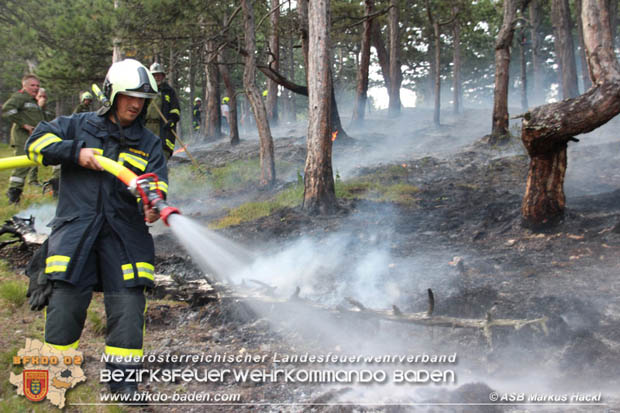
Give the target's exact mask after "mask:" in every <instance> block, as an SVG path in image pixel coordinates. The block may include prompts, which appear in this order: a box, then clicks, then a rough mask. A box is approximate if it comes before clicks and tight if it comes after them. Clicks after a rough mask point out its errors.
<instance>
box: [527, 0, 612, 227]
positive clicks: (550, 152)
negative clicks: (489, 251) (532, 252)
mask: <svg viewBox="0 0 620 413" xmlns="http://www.w3.org/2000/svg"><path fill="white" fill-rule="evenodd" d="M581 18H582V20H583V29H584V31H583V34H584V44H585V47H586V54H587V61H588V68H589V71H590V77H591V78H592V79H593V81H594V84H595V86H594V87H592V88H590V90H588V91H587V92H586V93H584V94H582V95H580V96H578V97H576V98H573V99H567V100H563V101H561V102H556V103H552V104H549V105H544V106H539V107H537V108H535V109H533V110H531V111H530V112H528V113H526V114H525V115H524V119H523V127H522V132H521V138H522V140H523V144H524V145H525V148H526V149H527V151H528V154H529V155H530V158H531V159H530V170H529V174H528V178H527V187H526V191H525V196H524V198H523V203H522V206H521V212H522V215H523V219H524V224H526V225H528V226H534V227H537V226H542V225H546V224H549V223H553V222H556V221H557V220H558V219H559V218H561V217H562V215H563V213H564V205H565V198H564V174H565V171H566V144H567V142H568V141H570V140H574V136H575V135H578V134H580V133H586V132H590V131H592V130H594V129H596V128H598V127H599V126H601V125H603V124H605V123H606V122H608V121H609V120H610V119H612V118H613V117H614V116H616V115H617V114H618V113H620V99H619V98H618V96H620V65H619V64H618V61H617V59H616V56H615V54H614V51H613V48H612V42H611V30H610V26H609V15H608V8H607V5H606V3H605V2H601V1H599V0H583V7H582V14H581Z"/></svg>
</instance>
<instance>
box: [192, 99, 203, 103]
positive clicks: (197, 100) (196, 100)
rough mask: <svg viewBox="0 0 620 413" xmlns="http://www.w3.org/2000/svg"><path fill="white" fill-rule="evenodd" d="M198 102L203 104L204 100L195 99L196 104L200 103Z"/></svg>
mask: <svg viewBox="0 0 620 413" xmlns="http://www.w3.org/2000/svg"><path fill="white" fill-rule="evenodd" d="M198 102H200V103H202V99H200V98H196V99H194V103H198Z"/></svg>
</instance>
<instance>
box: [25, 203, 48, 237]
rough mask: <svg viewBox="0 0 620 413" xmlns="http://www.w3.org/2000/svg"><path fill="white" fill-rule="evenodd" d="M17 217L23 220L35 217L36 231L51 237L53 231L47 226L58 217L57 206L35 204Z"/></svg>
mask: <svg viewBox="0 0 620 413" xmlns="http://www.w3.org/2000/svg"><path fill="white" fill-rule="evenodd" d="M17 215H18V216H20V217H22V218H28V217H30V216H32V217H34V229H35V231H36V232H37V233H39V234H46V235H49V234H50V233H51V231H52V230H51V228H49V227H48V226H47V224H48V223H49V222H50V221H51V220H52V219H53V218H54V216H55V215H56V204H55V203H54V204H43V205H39V204H34V205H31V206H29V207H28V208H27V209H25V210H23V211H20V212H19V213H18V214H17Z"/></svg>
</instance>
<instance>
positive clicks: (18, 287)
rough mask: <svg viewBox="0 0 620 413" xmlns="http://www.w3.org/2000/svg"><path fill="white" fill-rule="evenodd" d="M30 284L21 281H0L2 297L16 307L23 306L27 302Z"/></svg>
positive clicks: (0, 296)
mask: <svg viewBox="0 0 620 413" xmlns="http://www.w3.org/2000/svg"><path fill="white" fill-rule="evenodd" d="M27 290H28V286H27V285H26V284H25V283H23V282H20V281H4V282H2V283H0V298H2V299H3V300H4V301H6V302H7V303H9V304H11V305H13V306H14V307H21V306H22V305H24V303H25V302H26V291H27Z"/></svg>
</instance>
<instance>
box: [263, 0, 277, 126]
mask: <svg viewBox="0 0 620 413" xmlns="http://www.w3.org/2000/svg"><path fill="white" fill-rule="evenodd" d="M269 3H270V8H272V9H273V8H274V7H275V6H276V5H278V3H279V0H271V1H270V2H269ZM269 20H270V21H271V33H270V35H269V52H270V55H269V66H271V67H272V68H273V70H275V71H276V72H279V71H280V34H279V26H280V8H278V9H277V10H276V11H274V12H273V13H271V15H270V16H269ZM266 100H267V102H266V105H267V119H268V120H269V122H270V124H271V125H273V126H276V125H277V124H278V117H279V116H278V84H277V83H276V82H274V81H273V80H271V79H267V99H266Z"/></svg>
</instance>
